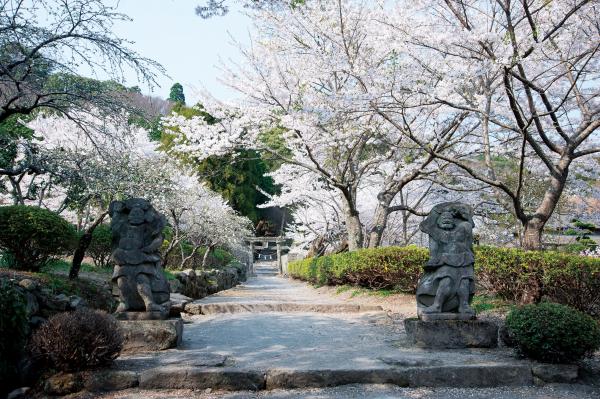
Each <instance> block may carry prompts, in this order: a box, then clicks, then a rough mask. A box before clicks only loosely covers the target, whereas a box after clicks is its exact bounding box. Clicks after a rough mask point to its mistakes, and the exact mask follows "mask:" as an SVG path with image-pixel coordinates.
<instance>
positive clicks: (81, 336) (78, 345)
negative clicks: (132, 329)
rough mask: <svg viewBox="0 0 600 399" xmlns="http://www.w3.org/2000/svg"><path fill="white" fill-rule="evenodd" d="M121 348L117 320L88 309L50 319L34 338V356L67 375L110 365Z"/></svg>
mask: <svg viewBox="0 0 600 399" xmlns="http://www.w3.org/2000/svg"><path fill="white" fill-rule="evenodd" d="M122 347H123V336H122V335H121V331H120V329H119V325H118V323H117V321H116V320H115V319H114V318H113V317H112V316H110V315H108V314H107V313H105V312H102V311H99V310H91V309H87V308H82V309H78V310H76V311H74V312H68V313H60V314H57V315H55V316H53V317H51V318H50V319H49V320H48V322H47V323H45V324H43V325H42V326H41V327H40V328H39V329H38V330H37V331H36V332H35V333H34V335H33V336H32V338H31V351H32V353H33V354H34V356H36V357H37V358H41V359H42V360H44V361H46V362H47V363H48V365H49V366H50V367H53V368H56V369H58V370H60V371H65V372H71V371H82V370H87V369H94V368H98V367H102V366H108V365H110V363H112V361H113V360H114V359H115V358H116V357H117V356H119V353H120V352H121V348H122Z"/></svg>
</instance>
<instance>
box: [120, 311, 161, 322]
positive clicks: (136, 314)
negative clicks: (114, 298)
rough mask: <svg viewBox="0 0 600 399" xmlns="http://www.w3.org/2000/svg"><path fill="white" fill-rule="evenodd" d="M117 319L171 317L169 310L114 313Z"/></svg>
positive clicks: (158, 318) (159, 318)
mask: <svg viewBox="0 0 600 399" xmlns="http://www.w3.org/2000/svg"><path fill="white" fill-rule="evenodd" d="M114 316H115V319H117V320H166V319H168V318H169V311H168V310H164V311H156V312H119V313H115V314H114Z"/></svg>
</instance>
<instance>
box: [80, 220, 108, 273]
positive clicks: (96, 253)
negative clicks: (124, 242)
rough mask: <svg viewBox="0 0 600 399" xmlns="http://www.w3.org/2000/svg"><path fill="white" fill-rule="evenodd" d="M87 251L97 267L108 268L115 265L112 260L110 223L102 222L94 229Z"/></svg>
mask: <svg viewBox="0 0 600 399" xmlns="http://www.w3.org/2000/svg"><path fill="white" fill-rule="evenodd" d="M87 253H88V255H89V256H90V257H91V258H92V259H93V261H94V265H95V266H96V267H100V268H103V269H106V268H109V267H112V266H114V265H113V262H112V260H111V254H112V230H111V229H110V226H109V225H107V224H101V225H99V226H97V227H96V228H95V229H94V231H93V232H92V240H91V241H90V245H89V247H88V249H87Z"/></svg>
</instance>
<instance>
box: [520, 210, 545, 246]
mask: <svg viewBox="0 0 600 399" xmlns="http://www.w3.org/2000/svg"><path fill="white" fill-rule="evenodd" d="M545 224H546V223H545V222H542V221H541V220H539V219H538V218H534V219H531V220H530V221H528V222H527V223H525V226H524V227H525V229H524V232H523V241H522V246H523V249H527V250H531V251H538V250H541V249H542V231H543V230H544V225H545Z"/></svg>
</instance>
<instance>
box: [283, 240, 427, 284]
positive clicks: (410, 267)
mask: <svg viewBox="0 0 600 399" xmlns="http://www.w3.org/2000/svg"><path fill="white" fill-rule="evenodd" d="M427 257H428V252H427V249H425V248H418V247H414V246H410V247H405V248H398V247H385V248H376V249H363V250H360V251H354V252H345V253H341V254H336V255H329V256H321V257H318V258H309V259H304V260H301V261H296V262H290V263H289V265H288V273H289V274H290V275H291V276H293V277H296V278H300V279H303V280H307V281H310V282H312V283H315V284H321V285H323V284H330V285H339V284H351V285H358V286H362V287H367V288H375V289H380V288H385V289H391V288H394V289H396V290H399V291H405V292H415V290H416V287H417V282H418V279H419V275H420V271H421V269H422V267H423V265H424V264H425V262H426V261H427Z"/></svg>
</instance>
